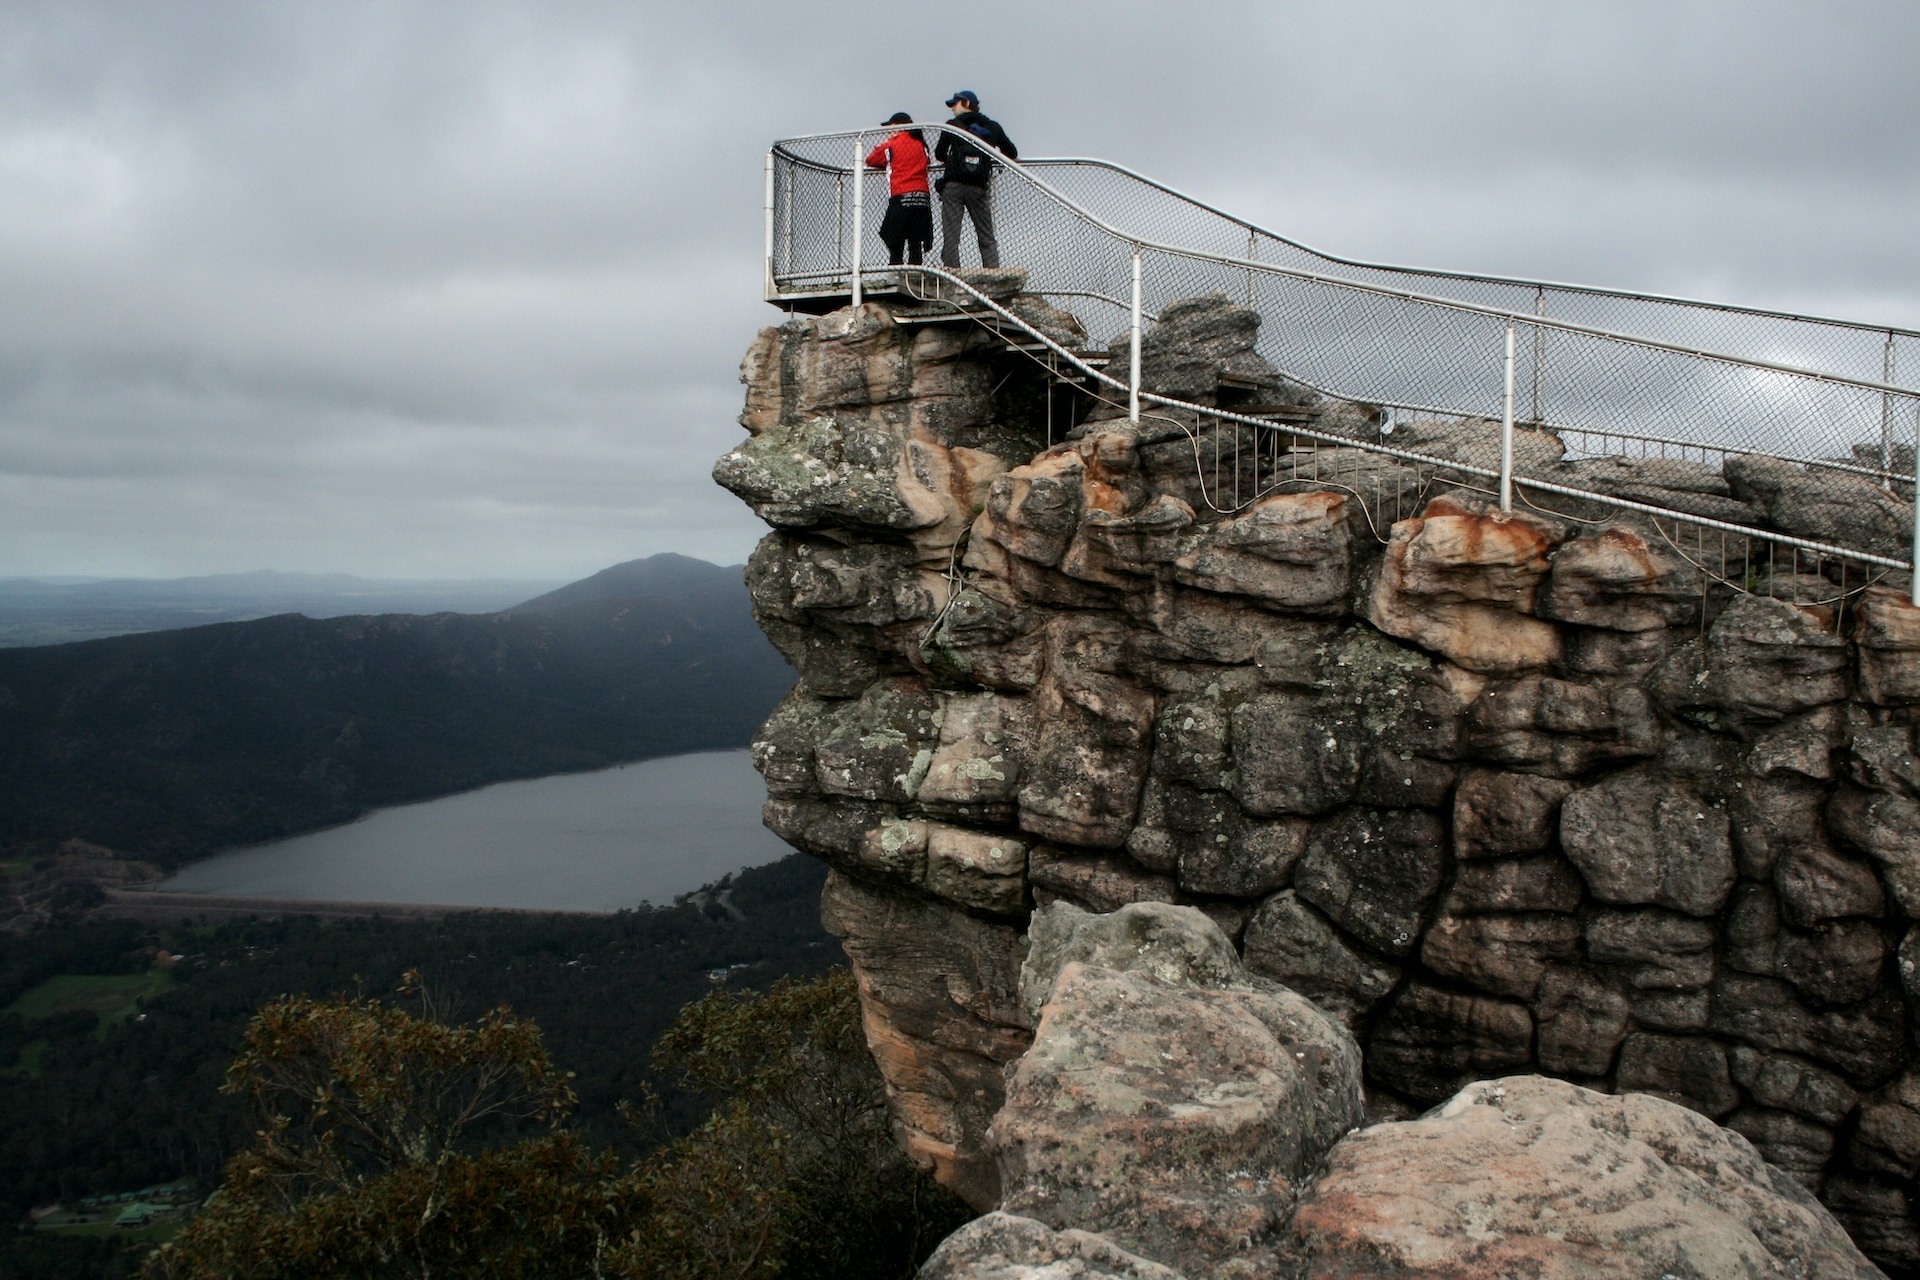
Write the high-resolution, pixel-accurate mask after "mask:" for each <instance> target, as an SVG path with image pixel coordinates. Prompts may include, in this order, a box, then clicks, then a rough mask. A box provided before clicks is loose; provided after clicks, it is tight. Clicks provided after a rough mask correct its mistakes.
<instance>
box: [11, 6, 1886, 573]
mask: <svg viewBox="0 0 1920 1280" xmlns="http://www.w3.org/2000/svg"><path fill="white" fill-rule="evenodd" d="M1917 51H1920V5H1915V4H1913V3H1910V2H1908V0H1887V2H1885V3H1846V2H1844V0H1818V2H1817V3H1816V2H1815V0H1803V2H1801V3H1793V4H1787V3H1773V2H1764V3H1763V2H1760V0H1740V2H1738V3H1734V2H1725V3H1688V2H1686V0H1658V2H1650V3H1633V2H1630V0H1604V2H1595V3H1575V2H1571V0H1561V2H1557V3H1541V0H1525V2H1524V3H1504V2H1495V0H1483V2H1480V3H1439V2H1426V3H1367V2H1366V0H1331V2H1327V3H1286V2H1284V0H1256V2H1254V3H1215V4H1208V3H1201V2H1198V0H1193V2H1190V3H1185V4H1172V3H1137V2H1134V0H1100V3H1088V4H1077V3H1059V2H1054V3H1049V2H1047V0H1019V2H1018V3H1000V2H998V0H969V2H968V3H966V4H964V5H961V4H951V3H949V4H938V3H934V4H918V5H912V4H902V3H899V0H891V2H889V3H812V4H799V3H794V2H793V0H785V2H783V3H759V2H745V0H713V2H711V3H706V4H698V5H696V4H693V3H682V2H675V3H666V2H665V0H652V2H651V3H649V2H647V0H627V2H625V3H611V2H608V3H590V2H582V3H568V2H566V0H539V2H538V3H525V4H519V3H505V2H501V3H489V2H488V0H443V2H439V3H406V2H405V0H377V2H366V3H360V2H356V0H312V2H310V3H301V2H298V0H275V2H273V3H261V2H259V0H232V2H231V3H197V2H195V0H164V2H160V0H127V2H126V3H118V4H112V3H89V2H87V0H48V2H47V3H30V2H27V0H0V576H7V575H19V574H102V575H140V576H175V575H183V574H193V573H210V572H227V571H240V570H250V569H262V568H274V569H283V570H308V571H331V570H344V571H347V572H352V573H359V574H364V575H369V576H387V577H404V576H414V577H424V576H439V577H505V576H528V577H542V578H564V577H572V576H576V575H584V574H586V573H589V572H592V571H594V570H597V569H599V568H602V567H604V566H606V565H608V564H612V563H615V562H617V561H621V560H627V559H632V558H634V557H636V556H644V555H650V554H653V553H654V552H658V551H679V552H683V553H686V554H689V555H697V556H702V557H705V558H708V559H713V560H718V561H722V562H737V561H739V560H742V559H744V558H745V556H746V554H747V552H748V551H749V550H750V549H751V548H752V546H753V543H754V542H755V541H756V540H757V538H758V537H759V535H760V533H762V532H764V530H763V529H762V528H761V527H760V526H759V525H758V524H757V522H755V521H754V520H753V518H752V516H751V515H750V514H749V513H747V512H746V510H745V509H744V508H743V507H741V506H740V505H739V504H738V503H737V502H736V501H735V500H734V499H733V498H731V497H730V496H729V495H727V494H726V493H724V492H722V491H721V490H719V489H717V488H715V487H714V486H713V485H712V483H711V481H710V480H709V478H708V471H709V469H710V467H711V465H712V462H713V459H714V458H715V457H717V456H718V455H719V454H721V453H723V452H725V451H726V450H727V449H728V448H730V447H731V446H732V444H733V443H734V442H735V441H736V439H737V438H738V436H739V428H738V426H737V425H735V423H734V415H735V414H737V413H738V411H739V399H740V388H739V385H738V381H737V366H738V363H739V359H740V355H741V353H742V351H743V350H744V349H745V347H746V345H747V343H748V341H749V340H750V339H751V338H752V336H753V333H754V330H755V329H756V327H757V326H759V325H762V324H767V323H770V322H772V321H773V320H774V319H775V318H777V316H776V313H775V312H773V311H772V310H771V309H769V308H768V307H767V306H766V305H765V304H764V303H763V302H761V301H760V300H759V292H760V270H761V267H760V261H759V253H760V198H761V163H762V155H763V152H764V149H765V146H766V144H767V142H768V141H770V140H771V139H773V138H775V137H778V136H782V135H785V134H793V133H804V132H814V131H825V130H831V129H838V128H849V127H856V126H860V125H865V124H870V123H872V122H873V121H877V120H879V119H881V118H882V117H883V116H884V115H886V114H887V113H889V112H892V111H895V110H907V111H911V112H913V113H914V114H915V115H916V116H918V117H920V118H923V119H925V118H937V117H939V116H941V115H943V114H944V110H943V108H942V107H941V106H940V101H941V99H943V98H945V97H946V96H947V95H948V93H950V92H952V91H953V90H954V89H956V88H962V87H964V88H971V89H975V90H977V91H978V92H979V93H980V95H981V97H982V99H983V107H984V109H985V110H986V111H987V112H988V113H989V114H990V115H993V116H994V117H996V118H997V119H999V120H1000V121H1001V122H1002V123H1003V124H1004V125H1005V126H1006V127H1007V130H1008V132H1009V133H1011V134H1012V135H1013V137H1014V138H1015V140H1016V141H1017V142H1018V143H1019V145H1020V148H1021V150H1022V151H1023V152H1025V153H1027V154H1030V155H1062V154H1074V155H1095V156H1103V157H1107V158H1110V159H1114V160H1118V161H1121V162H1123V163H1126V164H1128V165H1130V166H1132V167H1134V168H1136V169H1139V170H1142V171H1144V172H1146V173H1149V174H1152V175H1154V176H1156V177H1160V178H1162V179H1163V180H1166V181H1169V182H1172V183H1174V184H1175V185H1178V186H1180V187H1182V188H1184V189H1187V190H1189V191H1191V192H1193V193H1194V194H1196V195H1199V196H1201V197H1202V198H1205V199H1208V200H1210V201H1212V202H1214V203H1216V204H1220V205H1223V206H1225V207H1227V208H1230V209H1233V210H1235V211H1236V212H1240V213H1242V214H1243V215H1244V216H1247V217H1249V218H1250V219H1252V220H1254V221H1256V222H1259V223H1261V224H1262V225H1265V226H1267V227H1269V228H1271V229H1273V230H1276V231H1280V232H1282V233H1284V234H1288V235H1292V236H1294V237H1296V238H1299V239H1303V240H1305V241H1306V242H1308V243H1310V244H1313V245H1315V246H1317V247H1320V248H1323V249H1327V250H1330V251H1333V252H1337V253H1342V254H1346V255H1349V256H1358V257H1365V258H1373V259H1382V260H1388V261H1397V262H1406V263H1412V264H1418V265H1425V266H1438V267H1450V268H1460V269H1471V270H1482V271H1490V272H1498V273H1502V274H1514V275H1528V276H1545V277H1548V278H1553V279H1563V280H1576V281H1583V282H1590V283H1599V284H1608V285H1617V286H1623V287H1637V288H1645V289H1649V290H1654V291H1659V292H1667V293H1682V294H1693V295H1704V296H1708V297H1712V298H1717V299H1721V300H1727V301H1735V302H1743V303H1749V304H1757V305H1764V306H1776V307H1784V308H1791V309H1797V310H1808V311H1814V312H1819V313H1826V314H1838V315H1843V316H1847V317H1849V318H1857V319H1863V320H1869V321H1879V322H1883V323H1896V324H1905V325H1915V326H1920V254H1917V253H1916V251H1915V234H1916V233H1915V228H1916V226H1920V147H1916V146H1915V144H1914V138H1913V132H1914V129H1915V122H1916V120H1920V90H1917V89H1916V87H1915V86H1916V84H1920V69H1917V68H1916V64H1915V55H1916V52H1917Z"/></svg>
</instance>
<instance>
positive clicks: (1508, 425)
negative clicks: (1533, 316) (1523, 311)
mask: <svg viewBox="0 0 1920 1280" xmlns="http://www.w3.org/2000/svg"><path fill="white" fill-rule="evenodd" d="M1500 509H1501V510H1502V511H1512V510H1513V322H1512V321H1508V322H1507V393H1506V396H1505V399H1504V403H1503V406H1502V408H1501V410H1500Z"/></svg>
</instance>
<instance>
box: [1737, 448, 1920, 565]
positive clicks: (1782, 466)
mask: <svg viewBox="0 0 1920 1280" xmlns="http://www.w3.org/2000/svg"><path fill="white" fill-rule="evenodd" d="M1723 470H1724V472H1725V474H1726V477H1727V484H1728V485H1729V486H1730V487H1731V488H1732V490H1733V495H1734V497H1736V498H1738V499H1740V500H1741V501H1743V502H1748V503H1751V504H1753V505H1754V506H1757V507H1759V508H1760V509H1761V510H1762V511H1763V512H1765V513H1766V517H1767V522H1768V523H1769V524H1771V525H1772V526H1773V527H1774V528H1776V529H1779V530H1780V531H1781V532H1783V533H1790V534H1793V535H1794V536H1795V537H1800V538H1810V539H1815V540H1817V541H1820V542H1838V543H1841V544H1843V545H1846V546H1850V547H1858V548H1861V549H1863V550H1866V551H1871V552H1874V553H1875V554H1877V555H1883V556H1900V557H1905V556H1907V555H1910V554H1912V551H1913V504H1912V503H1911V502H1906V501H1902V500H1901V499H1899V498H1897V497H1895V496H1894V495H1893V494H1892V493H1890V492H1888V491H1887V490H1886V489H1883V488H1881V487H1880V486H1879V485H1877V484H1874V483H1873V482H1872V481H1870V480H1868V479H1866V478H1865V477H1864V476H1857V475H1852V474H1850V473H1848V472H1844V471H1829V470H1827V469H1825V468H1823V467H1804V466H1798V465H1796V464H1794V463H1791V462H1782V461H1780V460H1779V459H1776V458H1760V457H1754V456H1751V455H1743V454H1733V455H1730V456H1729V457H1728V458H1727V461H1726V465H1725V467H1724V468H1723Z"/></svg>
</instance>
